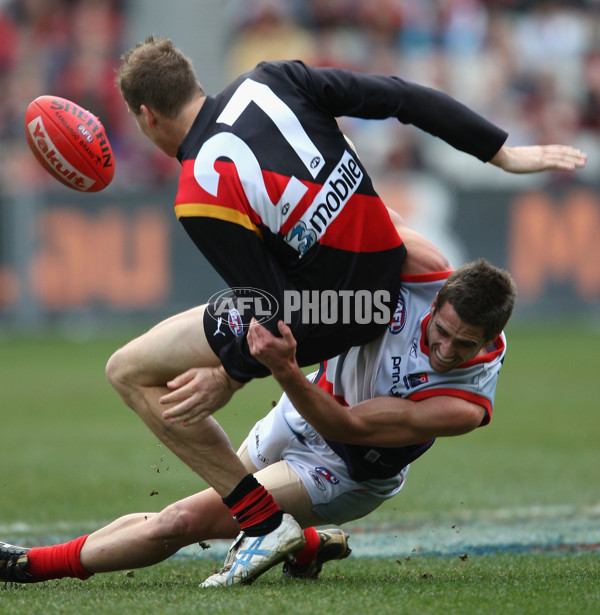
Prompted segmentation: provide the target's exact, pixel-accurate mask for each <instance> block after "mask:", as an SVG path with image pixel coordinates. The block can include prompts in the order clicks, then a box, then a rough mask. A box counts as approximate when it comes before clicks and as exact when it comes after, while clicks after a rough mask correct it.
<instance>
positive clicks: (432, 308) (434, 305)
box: [429, 293, 437, 316]
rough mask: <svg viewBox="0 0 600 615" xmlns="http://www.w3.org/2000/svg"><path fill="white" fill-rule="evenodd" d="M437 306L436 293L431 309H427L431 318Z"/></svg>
mask: <svg viewBox="0 0 600 615" xmlns="http://www.w3.org/2000/svg"><path fill="white" fill-rule="evenodd" d="M436 305H437V293H435V297H434V298H433V302H432V304H431V307H430V308H429V313H430V314H431V315H432V316H433V315H434V314H435V307H436Z"/></svg>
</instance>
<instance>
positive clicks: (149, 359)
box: [119, 305, 220, 386]
mask: <svg viewBox="0 0 600 615" xmlns="http://www.w3.org/2000/svg"><path fill="white" fill-rule="evenodd" d="M204 311H205V306H204V305H202V306H198V307H195V308H192V309H190V310H187V311H185V312H181V313H180V314H176V315H175V316H171V317H170V318H167V319H166V320H163V321H162V322H160V323H158V324H157V325H156V326H154V327H152V329H150V330H149V331H147V332H146V333H144V334H143V335H141V336H140V337H137V338H135V339H134V340H132V341H131V342H129V343H128V344H127V345H125V346H124V347H123V348H121V349H120V350H119V354H120V355H121V360H122V361H124V362H126V363H127V364H128V365H129V370H130V371H131V372H133V373H134V374H135V375H136V377H137V378H138V382H139V383H140V384H141V385H145V386H153V385H156V384H164V383H165V381H167V380H169V379H171V378H174V377H175V376H178V375H179V374H181V373H183V372H185V371H187V370H188V369H190V368H192V367H212V366H217V365H219V364H220V362H219V358H218V357H217V355H215V353H214V352H213V351H212V350H211V348H210V345H209V344H208V342H207V340H206V334H205V332H204V325H203V318H204Z"/></svg>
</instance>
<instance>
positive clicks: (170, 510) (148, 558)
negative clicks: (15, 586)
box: [80, 489, 239, 573]
mask: <svg viewBox="0 0 600 615" xmlns="http://www.w3.org/2000/svg"><path fill="white" fill-rule="evenodd" d="M238 532H239V528H238V525H237V523H236V522H235V521H234V519H233V518H232V516H231V514H230V513H229V510H228V509H227V507H226V506H225V505H224V504H223V502H222V501H221V497H220V496H219V495H218V494H217V493H216V492H215V491H214V490H213V489H207V490H205V491H202V492H200V493H196V494H194V495H192V496H190V497H189V498H185V499H184V500H180V501H179V502H175V503H174V504H171V505H170V506H167V508H165V509H164V510H162V511H161V512H159V513H136V514H132V515H126V516H124V517H121V518H119V519H117V520H116V521H113V522H112V523H111V524H109V525H107V526H105V527H103V528H102V529H100V530H98V531H97V532H94V533H93V534H91V535H90V536H89V537H88V539H87V540H86V541H85V544H84V545H83V548H82V549H81V554H80V558H81V564H82V565H83V567H84V568H85V569H86V570H87V571H88V572H93V573H96V572H111V571H114V570H125V569H127V568H142V567H144V566H151V565H153V564H157V563H158V562H162V561H163V560H165V559H167V558H168V557H170V556H171V555H173V554H174V553H176V552H177V551H179V549H181V548H182V547H185V546H187V545H190V544H193V543H194V542H200V541H202V540H210V539H216V538H234V537H235V536H236V535H237V533H238Z"/></svg>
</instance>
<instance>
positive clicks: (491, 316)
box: [436, 258, 517, 341]
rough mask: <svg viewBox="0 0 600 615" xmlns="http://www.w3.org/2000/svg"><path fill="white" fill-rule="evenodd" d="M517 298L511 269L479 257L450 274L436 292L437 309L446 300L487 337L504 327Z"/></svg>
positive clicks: (490, 338)
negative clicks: (507, 269) (496, 265)
mask: <svg viewBox="0 0 600 615" xmlns="http://www.w3.org/2000/svg"><path fill="white" fill-rule="evenodd" d="M516 299H517V287H516V284H515V281H514V280H513V278H512V276H511V275H510V273H508V271H506V270H505V269H499V268H498V267H494V266H493V265H491V264H490V263H488V262H487V261H486V260H485V259H483V258H480V259H478V260H476V261H474V262H472V263H468V264H466V265H463V266H462V267H460V268H459V269H457V270H456V271H454V272H453V273H452V274H450V277H449V278H448V279H447V280H446V283H445V284H444V286H442V288H441V289H440V291H439V293H438V296H437V303H436V310H439V309H441V308H442V306H443V305H444V304H445V303H446V302H449V303H450V305H451V306H452V307H453V308H454V311H455V312H456V314H457V315H458V317H459V318H460V319H461V320H462V321H464V322H465V323H467V324H469V325H475V326H481V327H483V330H484V337H485V339H486V341H488V340H493V339H495V338H496V337H497V336H498V335H499V334H500V333H501V331H502V329H504V327H505V326H506V323H507V322H508V319H509V318H510V317H511V314H512V312H513V308H514V306H515V301H516Z"/></svg>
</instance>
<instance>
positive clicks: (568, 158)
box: [490, 145, 587, 173]
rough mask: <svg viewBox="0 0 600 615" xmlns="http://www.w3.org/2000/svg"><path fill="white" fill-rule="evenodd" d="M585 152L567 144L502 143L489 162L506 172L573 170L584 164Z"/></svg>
mask: <svg viewBox="0 0 600 615" xmlns="http://www.w3.org/2000/svg"><path fill="white" fill-rule="evenodd" d="M586 160H587V154H584V153H583V152H582V151H580V150H578V149H576V148H574V147H571V146H569V145H522V146H518V147H508V146H507V145H503V146H502V147H501V148H500V149H499V150H498V152H497V153H496V154H495V155H494V156H493V157H492V158H491V159H490V162H491V163H492V164H493V165H495V166H497V167H500V168H501V169H504V170H505V171H506V172H507V173H537V172H539V171H549V170H555V171H574V170H575V169H579V168H582V167H584V166H585V163H586Z"/></svg>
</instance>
